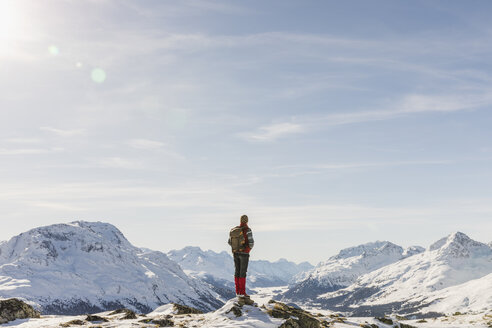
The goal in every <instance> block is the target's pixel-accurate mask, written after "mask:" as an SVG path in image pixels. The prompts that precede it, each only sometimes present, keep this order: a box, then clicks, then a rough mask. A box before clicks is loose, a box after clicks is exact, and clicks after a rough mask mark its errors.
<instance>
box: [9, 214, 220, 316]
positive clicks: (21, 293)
mask: <svg viewBox="0 0 492 328" xmlns="http://www.w3.org/2000/svg"><path fill="white" fill-rule="evenodd" d="M9 297H17V298H23V299H26V300H28V301H30V302H31V303H35V304H37V306H38V307H39V308H40V309H41V311H42V312H43V313H64V314H77V313H87V312H97V311H102V310H108V309H114V308H120V307H127V308H130V309H134V310H136V311H141V312H149V311H151V310H152V309H154V308H156V307H157V306H159V305H162V304H165V303H169V302H177V303H181V304H185V305H190V306H194V307H197V308H200V309H203V310H211V309H214V308H217V307H219V306H221V305H222V304H223V303H222V302H221V301H219V299H220V298H219V296H218V295H217V294H216V293H215V292H213V291H212V290H211V289H210V288H209V287H208V286H207V285H206V284H203V283H202V282H199V281H197V280H194V279H192V278H190V277H189V276H187V275H186V274H185V273H184V272H183V271H182V270H181V268H180V267H179V265H178V264H176V263H175V262H174V261H172V260H170V259H169V258H168V257H167V256H166V255H165V254H164V253H161V252H157V251H150V250H142V249H140V248H137V247H135V246H133V245H131V244H130V242H129V241H128V240H127V239H126V238H125V237H124V236H123V234H122V233H121V232H120V231H119V230H118V229H117V228H116V227H114V226H113V225H110V224H107V223H101V222H85V221H75V222H72V223H69V224H55V225H50V226H45V227H40V228H36V229H32V230H29V231H27V232H25V233H21V234H20V235H18V236H15V237H13V238H12V239H10V240H9V241H7V242H4V243H2V244H0V298H9Z"/></svg>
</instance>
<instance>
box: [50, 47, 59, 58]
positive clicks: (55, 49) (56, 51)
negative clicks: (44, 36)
mask: <svg viewBox="0 0 492 328" xmlns="http://www.w3.org/2000/svg"><path fill="white" fill-rule="evenodd" d="M48 52H49V53H50V55H53V56H58V54H59V53H60V49H58V47H57V46H49V47H48Z"/></svg>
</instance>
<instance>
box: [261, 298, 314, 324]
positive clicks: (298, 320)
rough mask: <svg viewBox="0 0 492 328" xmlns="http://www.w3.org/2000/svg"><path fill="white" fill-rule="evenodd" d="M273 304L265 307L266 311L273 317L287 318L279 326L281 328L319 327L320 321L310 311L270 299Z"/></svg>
mask: <svg viewBox="0 0 492 328" xmlns="http://www.w3.org/2000/svg"><path fill="white" fill-rule="evenodd" d="M269 304H270V305H273V306H272V307H270V308H269V309H267V313H268V314H269V315H270V316H272V317H274V318H281V319H287V320H286V321H285V322H284V323H283V324H282V325H281V326H280V327H282V328H298V327H299V328H300V327H302V328H320V327H321V324H322V322H321V321H320V320H318V319H317V318H315V317H314V316H313V315H312V314H311V313H309V312H307V311H304V310H302V309H298V308H295V307H293V306H289V305H286V304H284V303H280V302H276V301H273V300H272V301H270V302H269Z"/></svg>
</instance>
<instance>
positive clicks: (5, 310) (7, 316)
mask: <svg viewBox="0 0 492 328" xmlns="http://www.w3.org/2000/svg"><path fill="white" fill-rule="evenodd" d="M39 317H40V313H39V312H38V311H36V310H34V308H33V307H32V306H30V305H29V304H26V303H24V302H23V301H21V300H18V299H16V298H10V299H7V300H0V324H2V323H6V322H9V321H12V320H15V319H26V318H39Z"/></svg>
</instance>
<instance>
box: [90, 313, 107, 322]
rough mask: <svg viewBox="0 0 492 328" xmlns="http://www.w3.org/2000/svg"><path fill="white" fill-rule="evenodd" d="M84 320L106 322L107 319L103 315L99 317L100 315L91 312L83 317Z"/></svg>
mask: <svg viewBox="0 0 492 328" xmlns="http://www.w3.org/2000/svg"><path fill="white" fill-rule="evenodd" d="M85 320H86V321H90V322H108V321H109V320H108V319H106V318H104V317H101V316H98V315H93V314H89V315H88V316H87V318H85Z"/></svg>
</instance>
